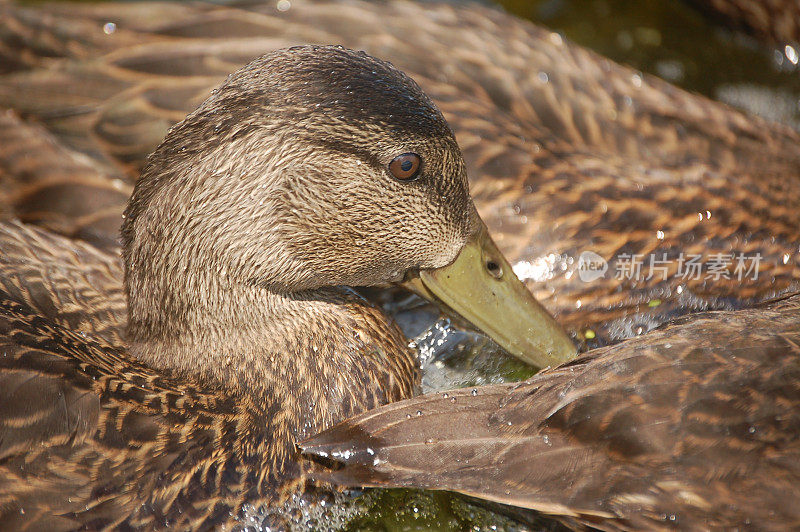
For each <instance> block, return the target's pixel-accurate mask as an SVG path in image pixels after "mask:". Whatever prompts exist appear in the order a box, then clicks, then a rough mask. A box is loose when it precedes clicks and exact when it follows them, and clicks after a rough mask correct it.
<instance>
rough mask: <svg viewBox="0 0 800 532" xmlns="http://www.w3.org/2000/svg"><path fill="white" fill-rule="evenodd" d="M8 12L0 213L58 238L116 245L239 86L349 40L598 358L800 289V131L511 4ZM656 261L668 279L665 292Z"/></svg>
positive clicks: (301, 0) (519, 265)
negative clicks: (405, 77) (428, 101)
mask: <svg viewBox="0 0 800 532" xmlns="http://www.w3.org/2000/svg"><path fill="white" fill-rule="evenodd" d="M279 4H280V5H279ZM0 9H2V10H3V16H2V17H0V25H2V28H3V30H2V31H0V43H2V44H0V50H2V51H0V57H3V58H6V59H5V60H4V61H3V62H2V66H0V72H3V74H2V75H0V107H4V108H7V109H10V110H11V111H10V112H9V113H7V114H6V116H4V117H2V120H3V121H4V124H3V126H4V127H3V128H0V129H2V133H0V134H2V135H3V136H4V137H3V140H4V142H3V143H2V149H0V161H2V165H3V168H4V170H6V172H5V175H4V180H5V181H4V183H5V185H4V187H3V190H4V191H5V192H4V193H3V195H2V196H0V204H5V211H6V212H7V213H9V216H13V217H17V218H20V219H22V220H23V221H26V222H28V223H32V224H36V225H39V226H42V227H45V228H47V229H49V230H51V231H55V232H58V233H59V234H64V235H67V236H70V237H72V238H77V239H82V240H86V241H88V242H90V243H93V244H95V245H97V246H101V247H104V248H105V249H109V250H111V251H115V250H118V249H119V244H118V242H117V237H118V231H117V228H118V226H119V223H120V217H121V214H122V211H123V209H124V205H125V200H126V198H127V196H128V195H129V194H130V188H131V186H132V184H133V183H134V182H135V181H136V179H137V178H138V176H139V174H140V172H141V168H142V167H143V166H144V164H145V157H146V155H147V154H148V153H150V152H152V150H153V149H154V148H155V146H156V145H157V144H158V142H159V141H160V140H161V139H162V138H163V136H164V134H165V133H166V131H167V129H168V128H169V127H171V126H172V125H173V124H174V123H176V122H178V121H179V120H181V119H182V118H183V116H184V115H185V114H186V112H188V111H189V110H191V108H193V107H194V106H196V105H198V104H199V103H200V102H201V101H202V100H204V99H205V98H206V97H207V94H208V91H209V90H211V88H212V87H213V86H215V85H216V84H218V83H219V82H221V81H222V79H223V78H224V77H225V76H226V75H227V74H228V72H230V71H233V70H235V69H236V68H238V67H240V66H241V65H243V64H245V63H246V62H248V61H250V60H252V59H253V58H255V57H256V56H258V55H260V54H263V53H265V52H268V51H270V50H273V49H275V48H279V47H285V46H290V45H295V44H341V45H344V46H347V47H349V48H352V49H362V50H365V51H366V52H368V53H371V54H372V55H375V56H378V57H382V58H385V59H387V60H389V61H391V62H392V63H393V64H395V65H397V66H398V67H399V68H400V69H401V70H403V71H404V72H407V73H409V74H411V75H412V76H413V77H414V79H415V80H417V82H418V83H419V84H420V86H421V87H422V88H423V89H424V90H425V92H426V93H427V94H429V95H430V97H431V98H432V99H433V101H434V102H435V103H436V104H437V106H438V107H439V108H440V109H441V110H442V112H443V114H444V116H445V118H446V119H447V121H448V123H449V124H450V125H451V127H452V128H453V131H454V134H455V136H456V139H457V140H458V142H459V145H460V147H461V150H462V154H463V157H464V161H465V164H466V167H467V173H468V175H469V179H470V190H471V194H472V197H473V200H474V202H475V205H476V208H477V209H478V212H479V213H480V215H481V217H482V218H483V219H484V220H485V222H486V224H487V227H488V228H489V231H490V233H491V234H492V236H493V238H494V239H495V241H496V243H497V246H498V248H499V249H500V250H501V251H502V253H503V254H504V256H506V258H507V259H508V260H509V263H510V264H511V267H512V268H513V269H514V271H515V272H516V273H517V275H518V276H519V277H520V278H521V280H522V281H523V282H524V283H525V285H526V286H527V287H528V289H529V290H531V291H532V292H533V293H534V295H535V296H536V298H537V300H539V301H540V302H541V303H542V304H543V305H544V306H545V308H546V309H547V310H548V311H549V312H550V313H551V314H553V315H554V316H555V317H556V318H557V319H558V321H559V322H560V324H562V325H563V326H564V327H565V328H566V329H567V330H568V331H569V333H570V334H571V335H572V336H573V338H574V339H576V340H577V341H580V343H581V345H582V348H583V349H589V348H594V347H600V346H603V345H607V344H611V343H614V342H617V341H620V340H622V339H625V338H629V337H631V336H636V335H638V334H643V333H646V332H647V331H649V330H651V329H654V328H656V327H658V326H659V325H660V324H662V323H664V322H666V321H668V320H670V319H672V318H675V317H678V316H681V315H684V314H687V313H692V312H698V311H704V310H714V309H717V310H724V309H727V310H733V309H744V308H748V307H750V306H752V305H755V304H759V303H761V302H764V301H768V300H770V299H772V298H775V297H780V296H781V295H783V294H788V293H791V292H792V291H793V290H796V289H797V287H798V283H800V253H798V250H800V235H798V231H797V227H800V214H798V213H800V204H798V202H800V199H798V198H800V193H798V192H800V191H799V190H798V187H799V185H798V182H799V181H798V168H800V150H798V146H800V134H798V132H797V131H796V130H793V129H791V128H790V127H788V126H784V125H781V124H776V123H772V122H768V121H765V120H763V119H760V118H757V117H753V116H750V115H747V114H746V113H743V112H740V111H737V110H735V109H732V108H730V107H728V106H726V105H723V104H721V103H719V102H714V101H711V100H709V99H706V98H704V97H702V96H698V95H696V94H691V93H688V92H686V91H683V90H681V89H678V88H676V87H674V86H673V85H670V84H669V83H666V82H664V81H662V80H660V79H658V78H656V77H653V76H650V75H646V74H643V73H641V72H638V71H636V70H634V69H631V68H629V67H626V66H623V65H618V64H615V63H614V62H612V61H610V60H608V59H606V58H603V57H601V56H599V55H597V54H595V53H593V52H590V51H588V50H585V49H583V48H581V47H579V46H577V45H575V44H573V43H570V42H569V41H568V40H567V39H565V38H563V37H562V36H561V35H560V34H558V33H554V32H552V31H550V30H548V29H546V28H541V27H538V26H535V25H533V24H531V23H530V22H527V21H523V20H521V19H518V18H516V17H514V16H512V15H509V14H508V13H505V12H503V11H501V10H499V9H497V8H494V7H492V6H486V5H478V4H472V3H468V4H465V5H461V4H459V5H455V4H453V3H450V2H443V3H439V2H426V3H425V4H424V5H419V4H415V3H410V2H406V1H403V0H389V1H387V2H380V3H372V2H365V1H360V0H292V1H291V2H279V3H275V2H271V1H269V2H248V3H240V4H236V5H235V6H234V5H218V4H205V3H192V4H186V5H184V4H182V5H174V4H163V3H147V2H143V3H136V4H127V3H124V4H120V3H113V2H111V3H102V4H88V5H87V4H80V5H78V4H69V3H58V4H48V5H35V6H31V5H24V6H21V5H17V4H14V3H11V2H8V3H4V4H2V5H0ZM34 138H35V139H40V140H39V141H37V142H36V144H33V141H32V139H34ZM34 145H35V146H36V148H35V151H32V148H31V147H32V146H34ZM32 153H35V154H36V156H35V157H32V156H31V154H32ZM0 175H2V174H0ZM93 191H94V192H93ZM89 196H91V197H92V198H96V201H90V202H87V201H85V198H86V197H89ZM2 210H3V209H0V211H2ZM584 252H587V253H588V252H590V253H591V254H594V255H589V256H592V257H594V256H597V257H600V259H602V261H603V263H604V264H605V265H606V267H607V269H606V270H605V272H604V274H603V275H602V276H600V277H598V278H596V279H593V280H591V281H584V280H583V279H582V278H581V275H580V271H579V267H580V264H581V260H580V257H581V256H582V254H584ZM697 256H700V258H701V259H702V260H701V262H702V263H703V264H705V265H708V264H709V263H711V262H713V260H714V259H715V258H717V259H719V258H722V259H725V260H728V261H729V263H728V266H729V268H728V269H729V270H733V269H734V264H733V263H732V262H733V257H742V256H743V257H744V258H746V259H748V260H751V259H753V257H756V258H759V259H760V270H759V271H760V274H759V275H758V276H752V275H751V276H747V278H743V279H739V278H736V277H737V276H732V275H730V274H728V275H726V276H720V277H719V278H709V277H707V276H706V274H705V273H703V274H702V275H699V276H695V275H686V271H685V270H682V268H681V264H683V262H682V261H685V260H688V259H691V258H692V257H695V258H696V257H697ZM625 258H628V259H631V258H633V259H636V260H637V261H638V267H639V268H640V269H638V270H636V271H633V272H632V271H630V270H628V269H626V263H625ZM651 260H652V261H653V263H655V262H657V261H663V264H665V265H666V266H665V267H664V268H665V269H663V270H660V271H656V273H655V274H653V275H651V273H653V272H651V271H650V261H651ZM729 273H730V272H729ZM634 274H635V275H634ZM731 277H734V278H731ZM120 283H121V279H120ZM87 311H90V309H87ZM120 326H121V324H120Z"/></svg>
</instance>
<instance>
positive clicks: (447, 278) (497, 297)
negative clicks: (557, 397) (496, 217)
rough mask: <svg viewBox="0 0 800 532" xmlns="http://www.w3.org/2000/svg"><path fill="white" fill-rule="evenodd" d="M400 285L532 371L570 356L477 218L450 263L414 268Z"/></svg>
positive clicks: (566, 342)
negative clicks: (462, 321)
mask: <svg viewBox="0 0 800 532" xmlns="http://www.w3.org/2000/svg"><path fill="white" fill-rule="evenodd" d="M402 285H403V286H404V287H406V288H408V289H409V290H411V291H413V292H415V293H416V294H417V295H419V296H420V297H423V298H425V299H427V300H428V301H431V302H433V303H436V304H438V305H440V306H443V307H445V308H446V309H449V310H450V311H452V312H455V313H456V314H458V315H459V316H461V317H462V318H464V319H466V320H467V321H468V322H470V323H471V324H472V325H473V326H475V327H477V328H478V329H480V330H481V331H482V332H483V333H484V334H486V335H488V336H489V337H491V338H492V339H493V340H494V341H495V342H497V343H498V344H499V345H500V346H501V347H502V348H503V349H505V350H506V351H508V352H509V353H510V354H512V355H514V356H515V357H517V358H519V359H520V360H523V361H524V362H527V363H528V364H531V365H533V366H536V367H537V368H544V367H547V366H557V365H559V364H561V363H563V362H565V361H567V360H569V359H571V358H572V357H574V356H575V353H576V350H575V346H574V345H573V343H572V341H571V340H570V338H569V336H567V334H566V333H565V332H564V329H562V328H561V326H560V325H559V324H558V323H557V322H556V320H555V319H554V318H553V317H552V316H551V315H550V314H549V313H548V312H547V310H545V308H544V307H543V306H542V305H541V304H540V303H539V302H538V301H536V299H535V298H534V297H533V295H532V294H531V293H530V291H529V290H528V289H527V288H526V287H525V285H523V284H522V282H521V281H520V280H519V278H518V277H517V276H516V275H515V274H514V271H513V270H512V269H511V265H510V264H509V263H508V261H506V259H505V257H503V255H502V253H500V250H499V249H497V246H496V245H495V243H494V241H493V240H492V238H491V237H490V236H489V232H488V230H487V228H486V225H485V224H484V223H483V221H482V220H479V228H478V230H477V231H476V232H475V233H474V234H473V235H472V237H471V238H470V239H469V241H468V242H467V244H466V245H465V246H464V248H463V249H462V250H461V253H459V255H458V256H457V257H456V259H455V261H453V262H452V263H451V264H449V265H447V266H444V267H442V268H436V269H430V270H420V271H419V272H418V273H417V274H414V275H410V276H408V277H406V279H405V280H404V281H403V283H402Z"/></svg>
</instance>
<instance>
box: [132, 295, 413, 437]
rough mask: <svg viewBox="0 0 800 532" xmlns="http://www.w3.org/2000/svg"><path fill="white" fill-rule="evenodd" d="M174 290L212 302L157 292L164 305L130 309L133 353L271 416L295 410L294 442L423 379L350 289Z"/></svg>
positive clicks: (400, 343)
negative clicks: (275, 409) (272, 411)
mask: <svg viewBox="0 0 800 532" xmlns="http://www.w3.org/2000/svg"><path fill="white" fill-rule="evenodd" d="M155 292H157V290H156V291H155ZM170 293H171V294H193V293H194V294H196V293H203V294H204V295H205V296H206V297H205V298H204V299H203V300H202V301H191V302H190V301H185V300H184V301H181V300H180V299H179V298H177V297H175V296H173V297H167V296H164V295H163V293H162V294H161V297H152V296H154V295H156V296H157V295H158V294H157V293H152V292H151V293H149V294H148V295H149V296H150V297H148V300H149V301H159V302H160V304H159V305H158V306H157V308H156V307H153V308H144V307H142V306H138V307H137V306H136V304H135V303H136V302H131V303H130V304H129V307H130V310H129V316H130V317H129V320H130V321H129V324H128V335H129V345H130V351H131V353H132V354H133V355H134V356H135V357H136V358H138V359H139V360H141V361H142V362H144V363H146V364H148V365H150V366H153V367H156V368H159V369H163V370H167V371H169V372H170V373H173V374H176V376H179V377H180V378H182V379H192V380H196V381H199V382H200V383H201V384H204V385H210V386H221V387H222V389H223V390H224V391H225V393H228V394H232V395H237V396H240V397H243V398H248V397H249V398H253V399H255V402H256V403H258V404H264V405H265V407H266V408H268V409H269V408H272V405H279V406H280V407H281V408H283V409H287V408H289V409H291V410H296V412H295V415H294V417H293V418H292V419H296V420H297V426H296V427H294V432H295V436H296V437H304V436H305V435H310V433H312V432H313V431H317V430H320V429H322V428H324V427H326V426H328V425H330V424H332V423H333V422H334V421H337V420H341V419H343V418H345V417H349V416H351V415H354V414H356V413H359V412H362V411H364V410H367V409H370V408H374V407H376V406H378V405H380V404H384V403H386V402H390V401H395V400H399V399H403V398H406V397H409V396H411V394H412V391H413V386H414V383H415V382H416V372H415V369H414V363H413V359H412V357H411V354H410V351H409V349H408V347H407V345H406V344H407V341H406V339H405V338H404V337H403V335H402V333H401V332H400V331H399V329H398V328H397V326H396V325H395V324H394V323H392V322H390V321H389V320H388V319H387V317H386V316H385V315H384V314H383V313H382V312H381V311H379V310H378V309H377V308H375V307H374V306H373V305H371V304H370V303H369V302H367V301H366V300H364V299H363V298H362V297H360V296H359V295H358V294H356V293H355V292H354V291H352V290H351V289H347V288H325V289H319V290H313V291H306V292H301V293H292V294H280V293H275V292H272V291H270V290H269V289H266V288H263V287H257V286H246V285H233V286H225V287H220V286H213V287H211V288H210V289H209V288H208V285H207V289H206V290H202V291H199V292H198V291H189V290H188V289H187V290H181V291H175V290H172V291H171V292H170ZM309 431H311V432H309Z"/></svg>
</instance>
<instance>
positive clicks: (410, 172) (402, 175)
mask: <svg viewBox="0 0 800 532" xmlns="http://www.w3.org/2000/svg"><path fill="white" fill-rule="evenodd" d="M421 164H422V159H421V158H420V156H419V155H417V154H416V153H404V154H402V155H398V156H397V157H395V158H394V159H392V162H390V163H389V172H390V173H391V174H392V176H394V178H395V179H399V180H400V181H411V180H412V179H414V178H416V177H417V174H418V173H419V167H420V165H421Z"/></svg>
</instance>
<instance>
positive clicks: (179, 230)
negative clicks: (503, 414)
mask: <svg viewBox="0 0 800 532" xmlns="http://www.w3.org/2000/svg"><path fill="white" fill-rule="evenodd" d="M122 237H123V250H124V251H123V257H124V262H125V276H126V277H125V286H126V290H127V294H128V300H129V337H130V338H129V339H130V343H131V347H132V350H133V351H134V352H137V351H138V352H139V353H140V354H141V353H143V352H144V351H147V350H151V351H152V350H155V351H159V350H163V349H164V348H163V346H164V345H166V344H170V343H172V344H181V345H184V346H191V344H192V343H193V342H196V343H200V344H203V342H200V341H199V340H201V339H202V338H203V337H205V336H206V335H208V334H211V332H213V331H220V330H228V331H230V330H235V329H238V328H242V327H251V326H252V325H253V323H254V322H258V321H264V320H267V321H270V320H271V321H274V322H276V323H277V322H281V321H282V320H283V321H286V320H287V319H288V320H289V321H292V320H295V317H292V318H286V316H282V315H281V306H282V305H289V306H291V305H297V304H298V303H297V302H298V301H301V300H303V301H313V300H315V299H319V298H321V297H322V296H321V295H320V294H324V293H330V290H334V289H336V288H335V287H342V286H368V285H376V284H383V283H405V284H406V285H407V286H409V287H411V288H413V289H415V291H417V292H418V293H420V294H421V295H423V296H424V297H427V298H429V299H432V300H434V301H436V302H437V303H440V304H443V305H444V306H446V307H448V308H449V309H451V310H454V311H456V312H457V313H459V314H461V315H462V316H463V317H465V318H466V319H467V320H468V321H471V322H472V323H474V324H475V325H476V326H477V327H478V328H480V329H481V330H483V331H484V332H486V333H487V334H488V335H490V336H492V337H494V338H495V339H496V340H497V341H498V343H500V344H501V345H502V346H503V347H505V348H506V349H507V350H509V351H510V352H511V353H512V354H515V355H517V356H519V357H521V358H523V359H524V360H527V361H528V362H531V363H533V364H536V365H538V366H545V365H550V364H555V363H559V362H561V361H563V360H565V359H566V358H568V357H570V356H571V355H572V354H573V353H574V348H573V346H572V344H571V342H570V341H569V339H568V338H567V337H566V335H564V333H563V332H562V331H561V329H560V328H559V327H558V326H557V325H556V323H555V322H554V321H553V320H552V318H551V317H550V316H549V315H548V314H547V312H546V311H544V310H543V309H542V307H541V306H539V305H538V303H536V301H535V300H534V299H533V298H532V296H531V295H530V293H529V292H528V291H527V290H526V289H525V288H524V286H523V285H522V284H521V283H520V282H519V281H518V279H517V278H516V277H515V276H514V274H513V272H512V271H511V268H510V266H509V265H508V264H507V263H506V262H505V260H504V259H503V258H502V255H501V254H500V253H499V251H498V250H497V249H496V247H494V245H493V244H492V242H491V239H490V238H489V237H488V234H487V233H486V228H485V226H484V225H483V222H482V221H481V220H480V217H479V216H478V214H477V211H476V210H475V207H474V205H473V203H472V200H471V199H470V196H469V190H468V185H467V175H466V169H465V164H464V161H463V159H462V156H461V153H460V150H459V148H458V145H457V143H456V141H455V138H454V136H453V133H452V131H451V130H450V128H449V127H448V125H447V123H446V122H445V120H444V118H443V116H442V114H441V113H440V112H439V110H438V109H437V108H436V106H435V105H434V104H433V103H432V102H431V100H430V99H429V98H428V97H427V96H426V95H425V94H424V93H423V92H422V90H421V89H420V88H419V86H418V85H417V84H416V83H415V82H414V81H412V80H411V79H410V78H409V77H407V76H406V75H404V74H403V73H402V72H400V71H399V70H397V69H395V68H394V67H393V66H392V65H390V64H389V63H386V62H383V61H380V60H377V59H374V58H372V57H370V56H368V55H366V54H364V53H360V52H354V51H351V50H347V49H344V48H340V47H319V46H314V47H298V48H292V49H287V50H279V51H277V52H274V53H271V54H268V55H266V56H264V57H262V58H260V59H257V60H255V61H253V62H252V63H250V64H248V65H247V66H245V67H244V68H242V69H241V70H239V71H237V72H236V73H234V74H232V75H231V76H230V77H229V78H228V79H227V81H226V82H225V83H224V84H223V85H222V86H221V87H219V88H218V89H216V90H215V91H214V92H213V93H212V95H211V96H210V97H209V99H208V100H206V101H205V102H204V103H203V104H202V105H201V106H200V107H199V108H198V109H197V110H195V111H194V112H192V113H191V114H190V115H188V116H187V117H186V119H185V120H183V121H182V122H180V123H178V124H177V125H175V126H174V127H173V128H172V129H171V130H170V132H169V133H168V134H167V136H166V138H165V140H164V142H163V143H162V144H161V145H160V146H159V147H158V148H157V150H156V151H155V152H154V153H153V154H152V155H151V157H150V158H149V159H148V163H147V165H146V167H145V169H144V171H143V173H142V176H141V179H140V180H139V182H138V183H137V185H136V187H135V190H134V193H133V195H132V197H131V200H130V202H129V205H128V208H127V210H126V212H125V220H124V223H123V229H122ZM289 301H291V305H290V304H289V303H288V302H289ZM296 314H297V312H295V314H294V315H292V316H296ZM295 321H296V320H295ZM273 333H274V331H273ZM217 336H219V335H217ZM216 341H217V342H219V339H218V338H217V340H216ZM207 345H208V346H209V347H210V346H213V345H214V343H213V342H208V343H207ZM159 346H160V347H159ZM165 356H166V355H165ZM144 358H148V357H147V356H144Z"/></svg>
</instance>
